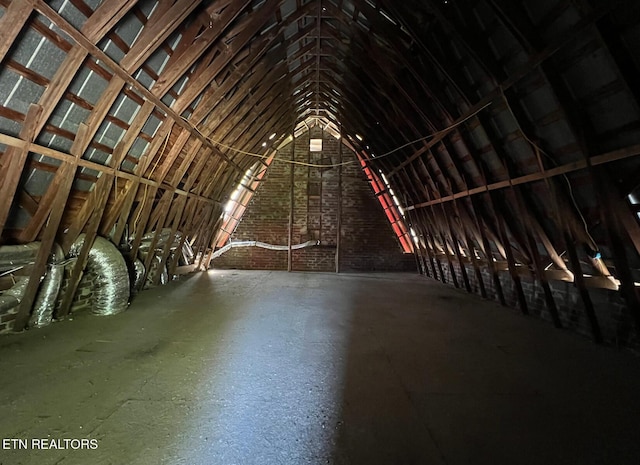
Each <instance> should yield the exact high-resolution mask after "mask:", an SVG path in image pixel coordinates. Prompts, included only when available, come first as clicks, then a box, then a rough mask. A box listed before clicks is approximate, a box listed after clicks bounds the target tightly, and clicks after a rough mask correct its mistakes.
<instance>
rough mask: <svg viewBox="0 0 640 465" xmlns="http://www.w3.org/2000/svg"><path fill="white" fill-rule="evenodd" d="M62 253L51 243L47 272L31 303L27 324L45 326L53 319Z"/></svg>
mask: <svg viewBox="0 0 640 465" xmlns="http://www.w3.org/2000/svg"><path fill="white" fill-rule="evenodd" d="M63 262H64V253H63V252H62V248H61V247H60V246H59V245H58V244H54V245H53V249H52V250H51V257H50V258H49V267H48V270H47V274H46V276H45V278H44V280H43V281H42V285H41V286H40V291H38V295H37V297H36V301H35V303H34V304H33V312H32V314H31V319H30V320H29V326H31V327H36V328H40V327H42V326H47V325H48V324H50V323H51V320H52V319H53V311H54V310H55V306H56V300H57V298H58V292H60V285H61V284H62V278H63V277H64V263H63Z"/></svg>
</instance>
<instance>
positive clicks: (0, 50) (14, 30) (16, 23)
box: [0, 0, 33, 63]
mask: <svg viewBox="0 0 640 465" xmlns="http://www.w3.org/2000/svg"><path fill="white" fill-rule="evenodd" d="M32 12H33V6H32V5H31V3H30V2H28V1H21V0H14V1H13V2H11V3H10V4H9V7H8V8H7V9H6V10H5V12H4V15H2V18H0V63H2V61H4V58H5V56H6V55H7V52H8V51H9V49H10V48H11V46H12V45H13V41H14V40H15V39H16V38H17V37H18V34H20V31H21V30H22V28H23V27H24V25H25V23H26V22H27V20H28V19H29V16H31V13H32Z"/></svg>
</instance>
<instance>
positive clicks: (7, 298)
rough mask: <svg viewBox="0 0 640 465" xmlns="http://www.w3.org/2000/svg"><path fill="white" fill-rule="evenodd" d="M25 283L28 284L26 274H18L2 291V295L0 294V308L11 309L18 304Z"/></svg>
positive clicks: (22, 294)
mask: <svg viewBox="0 0 640 465" xmlns="http://www.w3.org/2000/svg"><path fill="white" fill-rule="evenodd" d="M27 284H29V278H28V277H26V276H19V277H18V279H16V283H15V284H14V285H13V286H12V287H10V288H9V289H7V290H6V291H3V292H2V295H0V310H2V311H6V310H11V309H12V308H14V307H15V306H16V305H18V304H19V303H20V301H22V297H23V296H24V291H25V290H26V288H27Z"/></svg>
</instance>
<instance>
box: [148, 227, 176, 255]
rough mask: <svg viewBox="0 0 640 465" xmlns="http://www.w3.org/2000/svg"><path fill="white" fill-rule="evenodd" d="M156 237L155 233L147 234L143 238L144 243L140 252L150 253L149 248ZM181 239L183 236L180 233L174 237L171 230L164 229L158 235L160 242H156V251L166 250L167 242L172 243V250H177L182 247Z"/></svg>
mask: <svg viewBox="0 0 640 465" xmlns="http://www.w3.org/2000/svg"><path fill="white" fill-rule="evenodd" d="M155 235H156V232H155V231H152V232H150V233H147V234H145V235H144V236H142V241H141V242H140V251H141V252H145V253H148V252H149V247H151V243H152V242H153V238H154V236H155ZM180 239H182V234H181V233H180V232H178V233H176V234H174V235H172V234H171V229H169V228H164V229H163V230H162V231H160V234H159V235H158V240H157V242H156V250H159V251H162V250H164V247H165V245H166V244H167V242H170V243H171V246H170V250H175V249H177V248H178V246H179V245H180Z"/></svg>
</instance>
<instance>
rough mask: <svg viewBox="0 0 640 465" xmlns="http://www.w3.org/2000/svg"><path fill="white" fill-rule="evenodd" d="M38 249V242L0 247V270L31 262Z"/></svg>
mask: <svg viewBox="0 0 640 465" xmlns="http://www.w3.org/2000/svg"><path fill="white" fill-rule="evenodd" d="M38 249H40V242H30V243H29V244H22V245H3V246H2V247H0V272H2V271H7V270H12V269H15V268H16V267H21V266H24V265H30V264H32V263H33V262H34V261H35V259H36V255H37V254H38Z"/></svg>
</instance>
